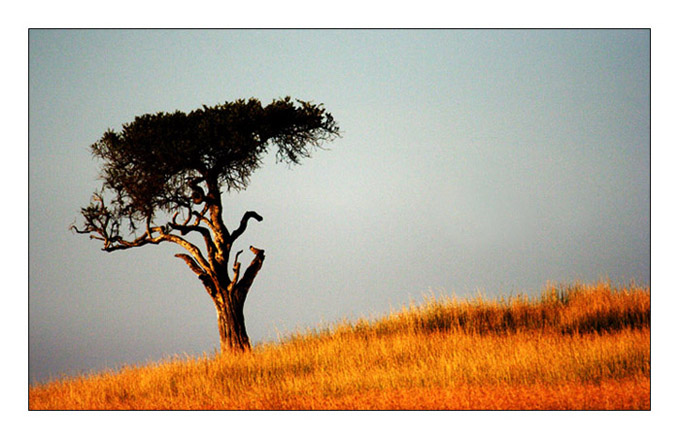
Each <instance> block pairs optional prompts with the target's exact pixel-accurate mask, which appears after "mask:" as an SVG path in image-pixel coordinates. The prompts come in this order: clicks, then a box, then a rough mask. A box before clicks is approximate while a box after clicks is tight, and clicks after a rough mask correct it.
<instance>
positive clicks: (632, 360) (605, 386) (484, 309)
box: [29, 284, 651, 410]
mask: <svg viewBox="0 0 680 440" xmlns="http://www.w3.org/2000/svg"><path fill="white" fill-rule="evenodd" d="M650 365H651V362H650V291H649V289H648V288H640V287H636V286H631V287H628V288H615V287H613V286H611V285H609V284H598V285H591V286H588V285H573V286H569V287H561V288H556V287H555V288H548V289H546V290H545V292H544V293H543V295H542V296H541V298H539V299H534V300H532V299H529V298H527V297H523V296H517V297H512V298H505V299H500V300H486V299H483V298H477V299H474V300H469V301H468V300H465V301H460V300H456V299H455V298H443V299H437V300H435V299H431V300H430V301H428V302H427V303H426V304H424V305H422V306H418V307H410V308H408V309H404V310H402V311H400V312H397V313H393V314H391V315H390V316H387V317H385V318H383V319H379V320H375V321H366V320H360V321H358V322H355V323H343V324H339V325H337V326H335V327H334V328H331V329H320V330H314V331H310V332H307V333H304V334H298V335H294V336H292V337H290V338H289V339H288V340H286V341H283V342H281V343H277V344H267V345H260V346H257V347H256V348H255V349H254V350H253V352H251V353H248V354H244V355H238V356H237V355H229V356H216V357H211V356H204V357H201V358H188V359H176V360H169V361H165V362H161V363H158V364H154V365H146V366H139V367H137V366H130V367H126V368H123V369H122V370H120V371H118V372H115V373H113V372H111V373H101V374H97V375H92V376H89V377H76V378H69V379H63V380H59V381H55V382H52V383H48V384H40V385H36V386H33V387H31V388H30V390H29V406H30V408H31V409H598V410H599V409H649V408H650Z"/></svg>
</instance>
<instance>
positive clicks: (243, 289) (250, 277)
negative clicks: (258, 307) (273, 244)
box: [236, 246, 264, 301]
mask: <svg viewBox="0 0 680 440" xmlns="http://www.w3.org/2000/svg"><path fill="white" fill-rule="evenodd" d="M250 250H251V252H252V253H254V254H255V258H253V261H251V262H250V266H248V268H247V269H246V271H245V273H244V274H243V278H241V281H239V282H238V283H237V284H236V291H237V292H238V295H239V296H238V301H245V299H246V295H248V291H249V290H250V286H252V285H253V281H255V277H256V276H257V273H258V272H259V271H260V269H261V268H262V263H263V262H264V250H263V249H257V248H254V247H253V246H250Z"/></svg>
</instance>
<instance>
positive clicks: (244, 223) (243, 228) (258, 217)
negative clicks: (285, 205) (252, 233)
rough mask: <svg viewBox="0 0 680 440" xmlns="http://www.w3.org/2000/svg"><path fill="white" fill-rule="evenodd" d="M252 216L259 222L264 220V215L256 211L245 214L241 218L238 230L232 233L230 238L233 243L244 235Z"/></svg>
mask: <svg viewBox="0 0 680 440" xmlns="http://www.w3.org/2000/svg"><path fill="white" fill-rule="evenodd" d="M251 218H253V219H255V220H257V221H258V222H261V221H262V216H261V215H260V214H258V213H257V212H255V211H248V212H246V213H245V214H243V218H241V224H240V225H239V226H238V228H236V230H234V232H232V233H231V236H230V238H229V240H230V242H231V243H234V242H235V241H236V239H237V238H239V237H240V236H241V235H243V233H244V232H245V231H246V227H247V226H248V220H250V219H251Z"/></svg>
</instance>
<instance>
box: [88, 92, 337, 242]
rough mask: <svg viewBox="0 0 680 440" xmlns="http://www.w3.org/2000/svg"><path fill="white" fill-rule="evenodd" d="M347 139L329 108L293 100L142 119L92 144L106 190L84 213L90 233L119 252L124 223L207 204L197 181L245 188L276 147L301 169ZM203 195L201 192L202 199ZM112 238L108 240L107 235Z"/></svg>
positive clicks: (136, 224) (134, 224) (278, 153)
mask: <svg viewBox="0 0 680 440" xmlns="http://www.w3.org/2000/svg"><path fill="white" fill-rule="evenodd" d="M338 135H339V129H338V126H337V124H336V123H335V121H334V119H333V116H332V115H331V114H330V113H328V112H326V111H325V109H324V108H323V106H322V105H315V104H312V103H309V102H305V101H299V100H298V101H295V102H294V101H292V100H291V99H290V98H285V99H279V100H274V101H273V102H272V103H271V104H269V105H267V106H263V105H262V104H261V102H260V101H259V100H257V99H252V98H251V99H249V100H247V101H246V100H237V101H234V102H226V103H224V104H221V105H216V106H213V107H208V106H203V107H202V108H200V109H197V110H194V111H191V112H189V113H188V114H187V113H183V112H181V111H175V112H174V113H165V112H159V113H156V114H145V115H142V116H138V117H136V118H135V119H134V121H133V122H131V123H127V124H124V125H123V128H122V130H121V131H120V132H116V131H114V130H111V129H109V130H108V131H106V132H105V133H104V135H103V136H102V137H101V139H99V140H98V141H97V142H95V143H94V144H93V145H92V146H91V150H92V153H93V155H94V156H95V157H97V158H99V159H102V160H103V162H104V163H103V167H102V172H101V179H102V180H103V187H102V192H111V193H112V194H113V198H112V200H111V201H110V203H109V204H108V206H104V202H103V194H102V192H100V193H96V194H95V199H94V201H93V203H92V204H91V205H90V206H89V207H87V208H84V209H83V210H82V214H83V215H84V217H85V220H86V222H85V228H86V229H89V232H96V233H98V235H101V237H93V238H99V239H104V241H105V243H107V245H106V246H105V247H109V246H113V245H114V244H115V241H116V240H115V238H116V237H119V236H120V232H121V231H120V227H121V224H122V223H127V224H128V226H129V227H130V229H131V230H135V229H137V228H138V227H139V226H140V225H142V226H144V225H146V224H148V223H150V222H152V221H153V219H154V216H156V215H157V214H160V213H162V212H165V213H169V214H172V213H174V212H177V211H178V210H180V209H182V208H188V209H190V208H191V206H192V205H196V204H197V203H196V202H203V201H204V200H201V197H200V192H202V189H200V188H197V186H196V185H197V183H199V182H205V183H206V184H207V185H209V186H210V185H217V186H218V187H219V188H225V189H226V190H227V191H232V190H243V189H245V188H246V187H247V186H248V183H249V181H250V176H251V174H252V173H253V171H255V170H256V169H258V168H259V167H260V166H261V165H262V158H263V156H264V155H265V154H266V153H268V152H269V150H270V149H275V151H276V158H277V160H278V161H282V162H286V163H290V164H299V163H300V160H301V159H303V158H306V157H309V156H310V154H311V152H312V150H313V149H314V148H316V147H319V146H320V144H321V143H322V142H323V141H329V140H332V139H333V138H334V137H336V136H338ZM197 191H198V193H197ZM102 232H105V234H101V233H102Z"/></svg>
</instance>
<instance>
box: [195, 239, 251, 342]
mask: <svg viewBox="0 0 680 440" xmlns="http://www.w3.org/2000/svg"><path fill="white" fill-rule="evenodd" d="M250 250H251V251H252V252H253V253H254V254H255V258H253V261H251V263H250V265H249V266H248V268H247V269H246V271H245V273H244V274H243V277H242V278H241V279H240V280H239V279H238V276H239V269H240V263H239V262H238V254H237V256H236V261H235V262H234V278H233V280H230V282H229V285H228V286H226V288H225V287H224V286H219V287H218V289H217V292H212V293H211V290H210V288H208V285H206V288H208V293H211V296H212V297H213V301H214V302H215V309H216V310H217V326H218V329H219V333H220V350H221V352H222V353H228V352H242V351H248V350H250V348H251V347H250V339H249V338H248V333H247V331H246V324H245V317H244V315H243V307H244V304H245V302H246V297H247V295H248V292H249V290H250V287H251V286H252V284H253V281H254V280H255V277H256V276H257V273H258V272H259V271H260V269H261V268H262V263H263V262H264V251H263V250H262V249H256V248H254V247H252V246H251V247H250ZM239 253H240V252H239Z"/></svg>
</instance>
